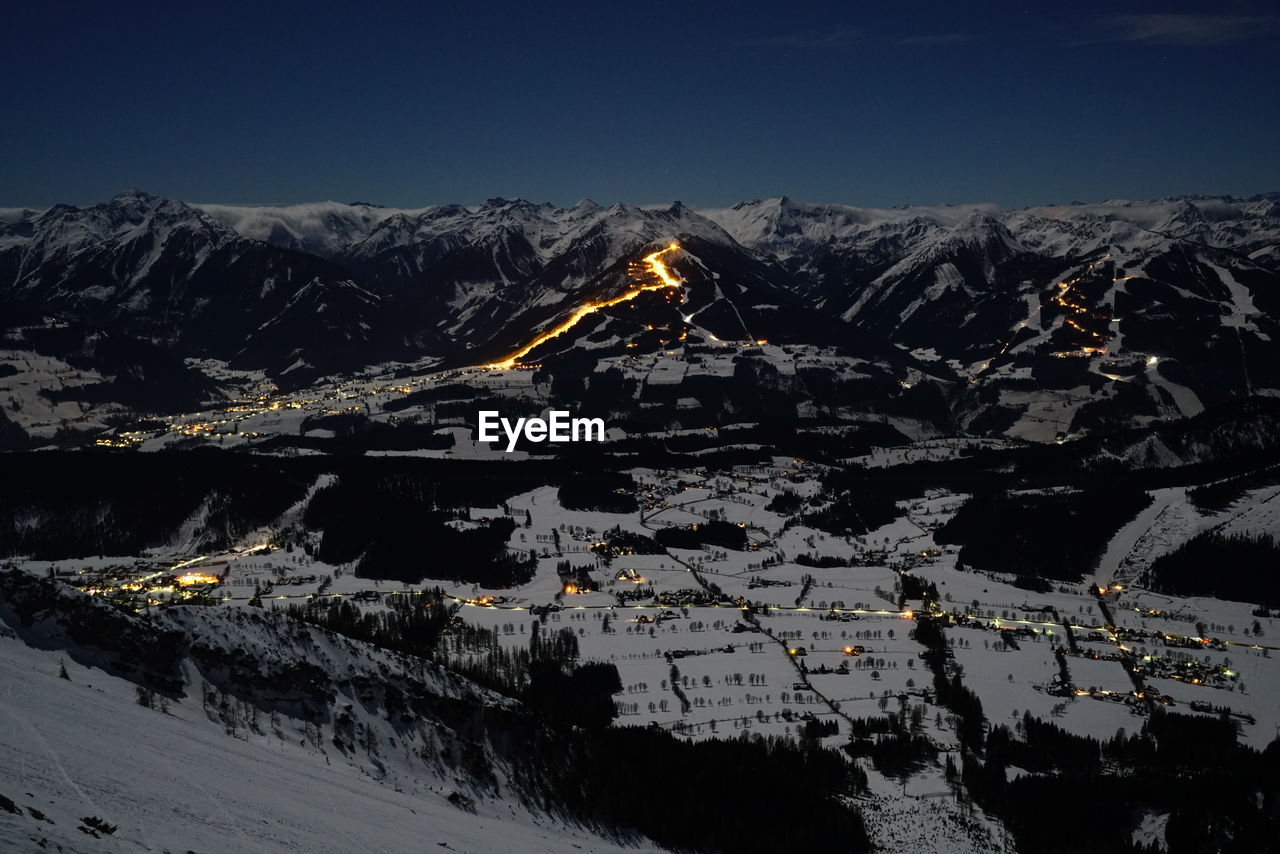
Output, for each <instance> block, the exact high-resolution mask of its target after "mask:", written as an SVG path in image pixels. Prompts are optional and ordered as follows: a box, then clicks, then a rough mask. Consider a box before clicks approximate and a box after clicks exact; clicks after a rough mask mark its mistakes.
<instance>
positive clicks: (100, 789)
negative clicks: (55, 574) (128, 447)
mask: <svg viewBox="0 0 1280 854" xmlns="http://www.w3.org/2000/svg"><path fill="white" fill-rule="evenodd" d="M76 595H78V594H76ZM230 616H231V615H228V614H226V613H222V612H214V611H212V610H210V609H195V610H193V611H191V612H189V613H185V614H180V615H178V616H177V617H176V618H175V619H173V620H169V619H165V620H159V621H157V622H161V623H165V624H168V625H166V628H171V627H173V626H180V627H185V630H187V631H189V632H190V637H191V638H192V639H198V640H196V642H203V643H204V644H207V645H209V646H210V647H212V648H214V649H219V648H221V645H222V644H227V646H228V647H230V646H231V643H230V638H229V636H228V634H227V633H228V632H229V631H231V630H232V628H231V625H230V623H231V622H232V620H231V619H230ZM5 617H6V620H8V619H12V617H13V615H12V613H7V614H6V615H5ZM19 622H20V621H19ZM236 622H239V621H236ZM270 622H271V621H270V619H269V618H268V619H267V620H266V621H259V622H257V624H256V625H255V624H254V623H255V621H254V620H253V619H252V618H251V620H250V624H249V626H248V627H246V626H245V625H237V626H236V627H235V629H234V631H236V632H237V633H238V637H239V640H238V641H237V642H236V643H238V644H240V645H241V647H240V648H241V649H243V650H244V651H245V652H246V653H247V654H248V655H250V656H261V657H262V660H269V659H270V653H269V650H270V648H271V647H272V646H275V645H277V644H282V643H284V640H283V638H282V637H281V636H279V635H275V634H274V633H273V631H272V629H271V627H270ZM276 628H279V626H276ZM20 631H21V632H22V634H24V635H26V636H27V638H28V640H31V641H32V642H33V643H34V644H36V645H43V646H55V645H60V644H62V643H66V642H67V640H66V638H65V637H64V636H62V635H61V633H60V632H59V631H58V630H57V629H55V628H54V627H53V626H52V625H51V624H50V623H48V622H37V623H36V624H35V626H34V627H33V628H28V629H22V630H20ZM300 642H301V643H304V644H307V645H309V646H310V648H311V649H312V651H313V654H315V655H316V656H317V657H318V659H319V660H324V659H325V658H326V657H329V672H331V673H339V674H343V675H344V676H345V677H346V678H347V680H348V681H347V683H346V684H347V685H348V686H351V685H354V684H358V682H359V679H360V677H361V676H362V675H363V676H366V677H367V676H369V675H371V674H373V673H374V672H392V673H393V674H394V671H391V668H393V667H396V666H397V664H396V662H395V661H394V659H392V658H391V657H390V656H387V655H385V654H383V653H378V652H375V651H372V650H370V649H369V648H367V647H365V646H364V645H360V644H355V645H352V644H348V643H347V642H345V641H340V640H338V639H336V638H333V637H325V636H324V634H323V633H321V632H319V631H318V630H306V631H305V636H304V638H302V639H300ZM279 648H280V649H284V650H287V647H279ZM288 655H289V654H288V652H287V651H286V652H285V653H284V654H282V655H279V656H276V661H275V663H276V664H279V665H281V666H282V667H285V668H286V669H287V668H288V666H289V665H290V662H288V661H287V660H286V659H287V658H288ZM101 656H102V654H101V653H100V652H98V651H94V650H92V649H90V648H84V647H77V646H75V645H74V643H73V642H72V643H71V648H70V649H67V650H53V649H37V648H35V647H34V646H29V645H28V644H27V642H25V641H24V640H22V639H21V638H20V637H19V636H18V634H17V633H15V631H14V630H13V629H12V628H10V627H9V626H7V625H3V624H0V718H2V719H3V725H0V796H2V797H0V850H3V851H29V850H37V849H38V847H40V846H41V845H42V844H47V845H48V847H49V848H50V849H51V850H63V851H94V852H97V851H197V852H220V851H272V852H275V851H299V852H335V854H337V852H373V851H379V852H380V851H404V850H436V848H437V847H438V848H439V849H440V850H445V851H474V852H482V851H495V852H496V851H510V852H515V851H614V850H620V849H618V847H617V846H616V845H614V844H612V843H609V842H607V841H604V840H602V839H600V838H599V837H596V836H592V835H591V834H589V833H587V832H585V831H582V830H579V829H574V828H570V827H568V826H566V825H564V824H562V823H558V822H556V821H554V820H552V819H550V818H548V817H546V816H545V815H538V814H534V813H531V812H530V811H528V810H527V809H526V808H524V807H523V806H521V805H520V803H519V800H518V799H517V798H516V796H515V795H514V794H511V793H510V791H509V790H507V795H506V796H505V797H499V798H496V799H495V798H483V797H476V798H475V799H474V800H472V799H471V797H470V795H467V794H466V793H467V792H468V791H470V790H469V789H468V787H467V784H466V783H465V782H464V781H462V780H461V775H459V774H457V773H456V772H455V773H451V772H450V771H448V770H447V769H446V768H445V767H444V764H443V763H441V762H438V761H437V762H428V761H426V760H424V759H423V758H422V757H421V756H420V755H416V754H414V753H413V750H414V748H415V746H416V747H421V744H420V743H419V740H420V739H422V740H425V741H430V740H431V739H432V738H433V737H434V736H431V735H428V734H425V731H426V730H429V729H430V730H434V731H435V732H436V733H437V735H438V738H439V740H438V742H436V743H437V745H438V746H441V747H445V746H447V745H448V744H449V743H450V741H451V738H452V735H451V733H450V732H449V731H448V730H447V729H445V728H444V726H443V725H441V724H440V722H439V721H432V722H430V723H429V724H428V725H427V726H426V727H424V728H423V731H420V732H418V733H413V732H402V733H396V732H395V731H394V730H393V729H392V728H391V726H390V724H388V723H387V721H386V720H385V715H382V716H379V715H378V714H375V713H372V712H373V709H371V708H370V706H371V705H373V704H370V703H367V702H364V701H361V700H360V699H359V698H354V697H353V698H343V697H338V698H337V700H336V701H335V703H334V707H335V708H337V707H339V706H344V705H351V706H353V707H354V711H353V712H352V714H353V716H354V717H355V718H356V720H357V721H359V724H358V726H361V727H368V728H371V729H372V730H373V731H374V733H375V735H374V736H373V739H371V740H374V739H376V742H377V746H375V747H374V748H373V749H372V750H365V749H363V748H360V749H356V750H347V751H343V750H342V749H340V748H338V747H336V746H335V744H334V735H335V733H334V728H333V725H332V724H324V723H322V724H321V725H320V727H319V728H318V729H317V728H316V727H315V726H308V725H305V724H304V723H303V721H301V720H298V719H296V718H293V717H290V716H288V715H285V714H281V715H279V716H278V717H276V718H274V719H269V718H268V716H266V715H262V716H261V720H260V721H259V722H258V724H257V726H256V730H255V728H254V724H252V723H250V724H249V725H247V726H246V725H244V720H245V718H241V719H240V720H241V725H239V726H235V727H234V730H233V729H232V727H233V725H232V724H230V723H225V722H220V721H217V720H214V718H215V717H217V716H218V715H219V714H220V713H219V711H218V710H217V708H216V706H217V705H218V703H212V704H210V707H209V708H208V709H206V708H205V707H204V704H202V700H201V681H202V674H201V673H200V671H199V668H198V667H197V666H196V665H195V664H194V663H193V662H192V661H191V660H190V659H184V660H183V662H182V664H181V665H180V673H181V677H182V680H183V685H182V689H183V690H184V691H185V693H186V696H185V697H182V698H180V699H174V700H173V701H171V702H169V701H166V702H165V708H166V709H167V710H166V711H161V710H160V708H159V706H160V705H161V700H160V699H159V697H160V696H161V695H157V699H156V701H155V703H154V704H153V705H155V706H156V707H157V708H148V707H146V706H143V705H140V704H139V701H138V691H139V689H138V687H137V686H136V685H135V684H133V683H132V682H129V681H126V680H124V679H121V678H119V677H116V676H112V675H110V674H109V673H107V672H105V671H104V670H102V669H101V668H99V667H97V666H86V665H84V664H80V663H77V660H76V659H77V658H79V659H81V660H92V659H95V658H96V659H99V660H100V661H105V659H103V658H102V657H101ZM64 664H65V667H66V672H67V677H68V678H67V679H63V678H60V676H59V669H60V666H62V665H64ZM206 666H207V665H206ZM281 672H284V671H281ZM268 684H269V685H271V686H273V688H272V690H274V689H275V688H276V687H278V686H279V685H280V684H282V680H281V678H280V677H279V675H278V674H277V677H276V678H273V679H271V680H270V681H269V683H268ZM418 684H420V685H424V686H425V685H429V686H430V689H431V690H432V691H437V692H439V693H440V695H442V696H448V695H455V696H457V697H458V698H459V699H461V700H464V701H465V702H467V703H474V704H476V705H479V704H483V703H497V704H501V703H502V702H504V701H502V700H501V699H500V698H496V697H494V696H491V695H483V694H482V693H480V692H477V690H476V689H474V688H472V687H469V686H468V685H467V683H465V682H463V681H462V680H459V679H450V678H447V677H444V676H442V675H441V674H431V673H428V674H426V677H425V680H424V681H421V682H419V683H418ZM280 699H281V700H282V703H281V706H282V707H283V706H285V705H287V704H286V703H285V702H283V701H284V700H285V699H287V698H286V697H285V696H284V695H283V694H282V695H281V697H280ZM294 699H295V700H296V698H294ZM352 700H354V702H350V701H352ZM231 705H232V707H233V708H235V707H237V706H238V704H237V703H235V702H234V701H233V702H232V703H231ZM243 708H244V707H243V706H240V707H238V709H237V710H238V711H239V712H241V713H243ZM234 714H235V712H233V715H234ZM249 717H250V718H251V717H252V716H249ZM447 761H448V760H445V762H446V763H447ZM499 773H501V772H499ZM454 793H457V795H455V800H457V801H459V802H460V804H461V805H460V806H455V805H454V804H453V803H451V802H450V800H449V796H450V795H451V794H454ZM473 805H474V806H473ZM470 808H474V809H475V813H474V814H473V813H472V812H471V811H469V810H470ZM85 818H98V819H101V820H102V821H104V822H106V823H108V824H109V825H114V826H116V827H117V829H116V830H115V831H114V833H112V834H110V835H107V834H105V833H100V832H98V831H94V833H96V834H97V835H96V836H95V835H94V833H90V832H88V831H89V830H91V828H89V827H87V826H86V825H85V823H84V821H83V819H85ZM628 850H637V849H635V848H632V849H628ZM639 850H652V849H651V848H646V847H642V848H641V849H639Z"/></svg>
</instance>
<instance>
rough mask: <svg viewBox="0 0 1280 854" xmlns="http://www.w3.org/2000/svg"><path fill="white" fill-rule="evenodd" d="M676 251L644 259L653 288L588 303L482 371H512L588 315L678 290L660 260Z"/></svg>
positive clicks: (672, 247)
mask: <svg viewBox="0 0 1280 854" xmlns="http://www.w3.org/2000/svg"><path fill="white" fill-rule="evenodd" d="M679 248H680V244H679V243H672V244H671V245H670V246H668V247H667V248H666V249H659V250H658V251H657V252H653V253H650V254H648V255H646V256H644V262H645V263H646V264H648V265H649V270H650V272H652V273H653V274H654V275H655V276H657V277H658V282H657V283H656V284H651V285H642V286H640V287H638V288H635V289H634V290H630V291H627V292H626V293H625V294H622V295H621V296H616V297H613V298H612V299H606V300H601V301H600V302H589V303H587V304H586V305H583V306H579V307H578V309H577V310H575V311H574V313H573V314H571V315H569V317H568V319H566V320H564V321H563V322H561V323H560V324H559V325H557V326H555V327H553V328H551V329H549V330H548V331H546V332H543V333H542V334H541V335H539V336H538V337H536V338H534V339H533V340H532V341H530V342H529V343H528V344H526V345H525V346H523V347H521V348H520V349H519V350H517V351H515V352H514V353H512V354H511V355H510V356H508V357H507V358H505V359H503V360H502V361H501V362H493V363H492V364H488V365H485V367H486V368H491V369H493V370H501V369H503V368H513V367H515V366H516V363H517V362H519V361H520V360H521V359H523V358H524V357H525V356H527V355H529V353H531V352H533V350H534V349H536V348H537V347H539V346H541V345H542V344H544V343H546V342H547V341H549V340H551V339H552V338H555V337H556V336H557V335H561V334H563V333H565V332H567V331H569V330H570V329H572V328H573V327H574V326H577V325H578V322H579V321H580V320H582V318H584V317H586V316H587V315H589V314H594V313H595V312H597V311H599V310H600V309H602V308H608V307H609V306H612V305H617V304H618V303H623V302H628V301H630V300H633V299H635V298H636V297H638V296H639V295H640V294H642V293H644V292H645V291H660V290H662V289H663V288H678V287H679V286H680V280H679V279H677V278H676V276H675V274H674V273H672V272H671V270H670V268H668V267H667V265H666V264H665V263H664V262H663V260H662V256H663V255H665V254H667V253H668V252H675V251H676V250H678V249H679Z"/></svg>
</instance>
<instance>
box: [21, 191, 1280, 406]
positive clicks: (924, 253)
mask: <svg viewBox="0 0 1280 854" xmlns="http://www.w3.org/2000/svg"><path fill="white" fill-rule="evenodd" d="M673 239H674V240H678V241H680V242H681V245H682V246H683V247H684V248H685V249H686V250H688V252H687V254H686V255H685V256H684V257H678V258H677V259H676V260H675V262H674V267H675V269H676V271H677V272H678V273H680V274H681V275H683V276H684V277H685V278H686V280H692V279H699V280H704V281H714V282H715V292H714V295H713V296H712V297H711V299H712V300H713V301H718V300H723V301H725V302H726V303H728V304H729V305H730V306H731V307H732V308H734V309H736V310H738V312H739V313H741V311H742V309H743V308H748V309H751V308H755V309H760V308H773V307H774V306H775V305H777V304H785V305H786V306H787V309H788V311H789V312H790V316H789V318H788V321H787V323H786V324H784V326H785V328H783V329H779V330H777V331H776V332H775V334H776V335H779V336H781V337H782V338H783V339H786V340H789V341H791V342H793V343H794V342H802V341H803V340H804V335H805V333H804V332H803V331H802V330H804V329H806V328H812V329H821V330H822V333H821V334H822V336H823V337H824V340H830V338H831V336H832V335H835V336H836V337H837V338H838V337H840V336H841V335H847V338H848V340H849V342H850V343H851V344H852V343H853V342H858V344H859V346H862V347H864V349H865V348H870V349H869V351H868V355H870V356H871V357H872V358H873V359H874V360H876V361H879V362H880V363H882V364H884V365H886V366H888V367H889V369H891V370H893V371H899V370H906V369H907V368H906V367H904V366H907V367H909V368H910V369H911V370H916V371H921V372H923V374H925V375H927V376H929V377H932V378H933V379H935V380H937V381H938V382H940V383H943V384H944V385H945V386H946V387H947V388H948V389H949V392H948V394H949V395H950V396H951V397H952V398H953V399H956V400H962V401H967V402H965V403H964V404H963V405H961V406H960V408H959V410H958V411H959V412H960V415H959V418H960V421H961V423H962V426H964V425H965V424H968V423H969V422H972V421H973V420H974V419H975V418H982V419H985V420H983V421H980V422H979V423H978V425H977V426H978V427H979V428H981V429H984V430H994V431H995V432H1001V431H1002V430H1003V429H1005V428H1007V426H1008V425H1007V424H1006V422H1009V423H1013V422H1015V421H1017V420H1018V419H1019V418H1022V417H1024V416H1026V415H1027V414H1028V413H1029V412H1030V411H1031V409H1033V408H1034V406H1035V405H1039V404H1038V403H1036V402H1035V401H1031V400H1030V399H1026V400H1024V399H1023V398H1025V397H1026V396H1027V395H1028V394H1031V393H1035V392H1042V391H1044V390H1046V389H1051V390H1056V391H1058V392H1060V393H1061V395H1064V396H1066V397H1067V398H1080V399H1081V400H1084V399H1086V398H1087V399H1088V400H1087V401H1085V402H1088V403H1094V404H1096V403H1098V402H1099V401H1103V400H1110V401H1113V402H1112V403H1110V404H1108V405H1107V406H1105V407H1101V406H1094V407H1092V408H1093V409H1094V410H1095V411H1094V412H1093V413H1092V415H1090V416H1089V417H1088V418H1086V419H1085V423H1082V424H1081V425H1080V426H1081V427H1082V428H1087V427H1090V426H1097V424H1101V423H1108V422H1109V420H1114V419H1117V418H1118V419H1119V420H1120V421H1132V420H1133V419H1135V418H1137V419H1139V420H1141V419H1155V418H1162V417H1168V416H1170V415H1192V414H1195V413H1196V412H1198V411H1200V410H1201V409H1203V408H1204V407H1205V406H1206V405H1209V404H1211V403H1214V402H1218V401H1221V400H1223V399H1226V398H1229V397H1233V396H1237V395H1245V394H1250V393H1259V392H1266V391H1268V390H1271V389H1277V388H1280V368H1277V366H1280V358H1278V357H1280V353H1277V352H1275V348H1276V347H1277V346H1280V337H1277V336H1280V326H1278V325H1277V318H1280V194H1267V195H1261V196H1255V197H1253V198H1249V199H1234V198H1229V197H1194V198H1190V197H1188V198H1177V199H1165V200H1157V201H1149V202H1128V201H1107V202H1102V203H1098V204H1078V203H1073V204H1069V205H1053V206H1044V207H1035V208H1026V209H1022V210H1002V209H1000V208H999V207H997V206H995V205H987V204H982V205H946V206H933V207H902V208H893V209H873V208H858V207H851V206H845V205H814V204H804V203H799V202H795V201H792V200H790V199H787V198H780V199H767V200H757V201H749V202H742V203H740V204H737V205H734V206H733V207H730V208H716V209H701V210H697V209H693V208H689V207H687V206H685V205H683V204H681V203H679V202H676V203H674V204H672V205H670V206H645V207H639V206H634V205H627V204H614V205H612V206H609V207H602V206H600V205H597V204H595V203H594V202H591V201H590V200H586V199H584V200H582V201H580V202H578V203H577V204H575V205H573V206H571V207H566V208H559V207H555V206H553V205H549V204H533V203H530V202H527V201H523V200H506V199H491V200H489V201H487V202H485V203H484V204H481V205H477V206H462V205H435V206H430V207H425V208H419V209H395V208H385V207H379V206H376V205H371V204H364V203H353V204H343V203H336V202H322V203H316V204H304V205H291V206H279V207H273V206H237V205H217V204H193V203H185V202H179V201H175V200H170V199H162V198H158V197H155V196H151V195H148V194H146V193H143V192H140V191H136V190H130V191H126V192H124V193H122V194H120V195H118V196H116V197H115V198H113V199H111V200H110V201H108V202H104V203H102V204H97V205H93V206H90V207H85V208H76V207H72V206H70V205H56V206H54V207H52V208H49V209H47V210H34V209H27V208H22V209H4V210H0V299H2V300H4V302H5V303H6V304H7V305H9V306H10V310H11V311H13V312H15V316H16V313H23V314H24V316H39V315H44V316H54V317H58V318H62V319H66V320H72V321H77V322H82V323H88V324H91V325H93V326H95V327H96V328H100V329H103V330H106V331H109V332H115V333H119V334H125V335H130V336H137V337H140V338H144V339H147V340H148V341H151V342H154V343H156V344H159V345H161V346H162V347H165V348H167V349H170V350H171V351H173V352H174V353H175V354H176V355H179V356H184V357H211V358H216V359H222V360H226V361H229V362H230V363H231V364H232V365H233V366H236V367H241V368H261V369H264V370H266V371H267V372H268V373H270V374H272V375H275V376H282V375H286V374H288V373H289V372H290V371H292V372H293V373H294V376H295V378H302V379H305V378H306V377H307V376H315V375H318V374H320V373H324V372H326V371H332V370H342V369H350V368H354V367H358V366H360V365H363V364H369V363H373V362H378V361H385V360H387V359H395V358H410V357H420V356H423V355H436V356H440V357H443V358H447V359H449V360H451V361H453V362H455V363H459V364H467V363H472V364H474V363H477V362H480V361H483V359H484V358H486V357H488V356H489V355H491V354H499V353H502V352H504V350H506V349H510V348H511V347H513V346H515V345H517V344H519V343H520V342H522V341H526V340H528V339H529V337H530V336H531V335H532V334H533V333H534V332H536V331H537V330H538V329H540V328H544V327H545V326H546V325H548V324H550V323H551V322H552V321H554V320H555V319H556V318H557V317H561V316H564V315H566V314H567V313H569V312H571V311H572V310H573V309H574V308H575V307H576V306H577V305H580V304H581V303H583V302H586V301H589V300H591V299H593V298H595V297H596V296H597V295H599V294H608V293H612V292H616V289H617V288H618V287H620V283H622V282H623V281H625V275H626V270H627V264H628V263H632V262H635V261H636V260H637V259H638V257H639V256H640V254H642V253H643V251H644V250H646V249H647V248H649V247H652V246H654V245H656V244H658V243H661V242H666V241H670V240H673ZM762 314H768V312H762ZM759 323H760V324H761V325H763V326H768V323H767V322H766V321H764V320H761V321H759ZM745 325H746V324H744V326H745ZM833 329H834V330H835V331H834V332H833ZM840 330H844V332H840ZM583 331H584V332H586V331H588V330H586V329H584V330H583ZM765 331H768V330H767V329H766V330H765ZM752 333H753V334H756V335H760V334H761V332H760V331H758V330H754V329H753V330H752ZM717 334H719V333H717ZM729 334H731V335H732V332H730V333H729ZM721 337H723V335H722V336H721ZM574 340H575V339H574V338H573V336H565V338H564V341H563V342H562V343H563V344H564V345H565V346H568V345H571V344H572V343H573V342H574ZM882 345H883V346H882ZM889 345H894V346H889ZM1077 402H1079V401H1077ZM1111 410H1115V412H1112V411H1111ZM988 422H990V423H988ZM1095 422H1096V423H1095ZM996 428H999V429H996Z"/></svg>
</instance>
